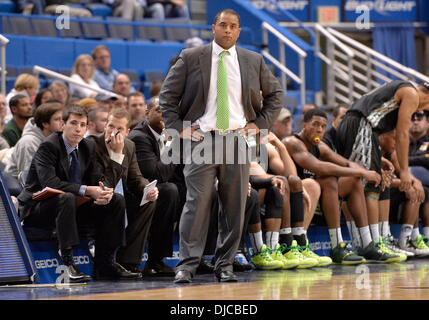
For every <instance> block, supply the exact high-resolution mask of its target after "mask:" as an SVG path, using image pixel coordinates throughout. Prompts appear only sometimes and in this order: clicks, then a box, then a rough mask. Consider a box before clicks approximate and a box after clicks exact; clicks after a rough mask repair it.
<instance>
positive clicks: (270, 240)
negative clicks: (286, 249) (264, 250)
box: [265, 231, 279, 250]
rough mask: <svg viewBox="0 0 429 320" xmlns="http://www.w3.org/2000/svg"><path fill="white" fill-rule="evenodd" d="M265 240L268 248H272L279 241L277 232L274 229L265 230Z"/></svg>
mask: <svg viewBox="0 0 429 320" xmlns="http://www.w3.org/2000/svg"><path fill="white" fill-rule="evenodd" d="M265 242H266V243H267V246H268V248H270V249H271V250H274V249H275V248H276V244H277V243H278V242H279V233H278V232H276V231H267V232H265Z"/></svg>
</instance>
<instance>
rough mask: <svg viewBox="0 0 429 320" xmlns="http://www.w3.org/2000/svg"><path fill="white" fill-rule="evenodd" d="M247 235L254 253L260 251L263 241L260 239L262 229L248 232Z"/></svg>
mask: <svg viewBox="0 0 429 320" xmlns="http://www.w3.org/2000/svg"><path fill="white" fill-rule="evenodd" d="M249 237H250V243H251V244H252V248H253V250H255V253H259V252H261V248H262V246H263V245H264V241H263V240H262V231H258V232H255V233H249Z"/></svg>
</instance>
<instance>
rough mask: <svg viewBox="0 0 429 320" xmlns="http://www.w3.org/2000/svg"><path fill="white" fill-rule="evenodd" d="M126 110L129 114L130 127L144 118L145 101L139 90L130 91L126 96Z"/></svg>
mask: <svg viewBox="0 0 429 320" xmlns="http://www.w3.org/2000/svg"><path fill="white" fill-rule="evenodd" d="M127 110H128V112H129V113H130V116H131V129H133V128H134V127H135V126H136V125H137V124H139V123H140V122H142V121H143V120H144V119H145V114H146V101H145V96H144V94H143V93H141V92H138V91H136V92H134V93H130V94H129V95H128V96H127Z"/></svg>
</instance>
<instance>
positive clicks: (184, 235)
mask: <svg viewBox="0 0 429 320" xmlns="http://www.w3.org/2000/svg"><path fill="white" fill-rule="evenodd" d="M212 30H213V34H214V41H212V42H211V43H210V44H207V45H205V46H200V47H196V48H191V49H185V50H183V51H182V52H181V53H180V55H179V57H178V59H177V61H176V63H175V64H174V66H172V67H171V68H170V71H169V72H168V75H167V77H166V79H165V81H164V84H163V87H162V90H161V93H160V105H161V110H162V116H163V119H164V121H165V126H166V128H167V129H170V130H173V129H174V130H175V131H176V133H179V134H178V135H179V136H180V137H181V138H182V139H184V140H183V142H184V144H185V140H186V144H187V145H188V146H190V147H191V149H190V150H195V148H196V147H198V149H199V148H201V147H203V148H201V149H200V150H202V149H204V150H208V152H207V153H204V156H205V157H206V156H207V158H210V159H208V160H207V161H206V159H203V163H200V162H199V161H193V160H194V159H190V158H192V157H189V156H191V155H192V152H190V153H184V155H185V156H186V157H189V158H188V159H185V161H184V162H185V167H184V176H185V180H186V186H187V196H186V204H185V206H184V209H183V212H182V216H181V219H180V225H179V233H180V261H179V263H178V265H177V267H176V277H175V282H176V283H189V282H191V281H192V277H193V275H194V274H195V270H196V268H197V267H198V265H199V262H200V260H201V256H202V254H203V251H204V247H205V239H206V238H207V237H206V234H207V228H208V224H207V221H208V215H209V213H210V206H211V195H212V188H213V184H214V181H215V178H218V181H219V185H218V186H219V187H218V191H219V199H220V202H221V205H222V210H221V212H220V217H219V236H218V242H217V248H216V252H215V260H216V265H215V274H216V277H217V279H218V280H219V281H221V282H230V281H237V277H236V276H235V275H234V274H233V272H232V270H233V268H232V264H233V261H234V256H235V253H236V251H237V248H238V245H239V242H240V237H241V234H242V228H243V221H244V210H245V203H246V196H247V189H248V188H247V187H248V181H249V161H248V159H247V154H246V153H247V150H248V147H246V142H247V138H248V137H249V136H250V135H252V134H256V133H258V132H259V130H260V129H268V128H270V127H271V125H272V124H273V122H274V120H275V119H276V118H277V116H278V114H279V112H280V110H281V108H282V106H283V104H284V103H283V100H284V91H283V89H282V88H281V86H280V84H279V82H278V80H277V79H276V78H275V77H274V76H273V74H272V73H271V72H270V71H269V69H268V67H267V66H266V65H265V62H264V59H263V58H262V56H261V55H259V54H257V53H255V52H252V51H249V50H245V49H242V48H239V47H237V46H236V45H235V44H236V42H237V39H238V37H239V35H240V31H241V28H240V17H239V15H238V14H237V13H236V12H235V11H233V10H231V9H226V10H222V11H221V12H219V13H218V14H217V15H216V17H215V20H214V24H213V25H212ZM260 91H262V97H263V105H262V106H261V94H260ZM174 130H173V131H174ZM229 142H231V144H230V145H231V147H228V148H227V147H226V143H229ZM185 148H186V147H185ZM218 148H220V149H218ZM216 149H217V150H222V151H223V154H222V155H223V157H219V158H221V159H213V158H212V157H211V155H210V154H209V153H210V151H212V150H216ZM212 154H214V153H212ZM222 155H221V156H222ZM231 155H233V157H232V158H234V159H233V160H234V161H231V162H232V163H228V161H227V160H226V158H231V157H230V156H231ZM239 159H240V160H241V161H240V160H239ZM243 159H244V160H245V161H243ZM188 160H191V161H188Z"/></svg>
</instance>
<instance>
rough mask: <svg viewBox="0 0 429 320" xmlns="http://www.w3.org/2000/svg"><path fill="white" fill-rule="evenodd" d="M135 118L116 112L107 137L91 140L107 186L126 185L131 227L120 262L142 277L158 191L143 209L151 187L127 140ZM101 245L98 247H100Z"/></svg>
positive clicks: (113, 112)
mask: <svg viewBox="0 0 429 320" xmlns="http://www.w3.org/2000/svg"><path fill="white" fill-rule="evenodd" d="M130 123H131V118H130V115H129V113H128V112H127V110H125V109H114V110H112V111H111V112H110V114H109V115H108V117H107V123H106V126H105V130H104V134H101V135H98V136H94V135H93V136H90V137H89V139H92V140H93V141H94V142H95V145H96V155H97V161H98V163H99V165H100V167H101V168H102V170H103V173H104V179H105V182H106V183H107V184H108V185H111V186H116V185H117V184H118V183H119V182H120V181H121V183H122V188H123V194H124V197H125V202H126V209H127V218H128V225H127V227H126V229H125V233H126V245H125V246H124V247H121V248H120V249H119V250H118V253H117V255H116V259H117V261H118V263H120V264H121V265H122V266H123V267H124V268H125V269H127V270H128V271H131V272H137V273H141V270H140V269H139V268H138V267H139V266H140V264H141V263H142V258H143V253H144V249H145V245H146V240H147V237H148V234H149V228H150V225H151V221H152V217H153V214H154V212H155V204H156V202H154V201H155V200H156V199H157V194H158V190H157V188H155V189H154V190H152V191H151V192H150V193H149V194H148V199H149V200H151V201H149V202H148V203H146V204H144V205H143V206H140V202H141V199H142V195H143V191H144V188H145V187H146V185H147V184H148V183H149V181H148V180H147V179H145V178H144V177H143V176H142V174H141V172H140V169H139V166H138V164H137V158H136V148H135V146H134V143H133V142H132V141H131V140H129V139H126V137H127V135H128V133H129V132H130ZM96 245H97V243H96Z"/></svg>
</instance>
